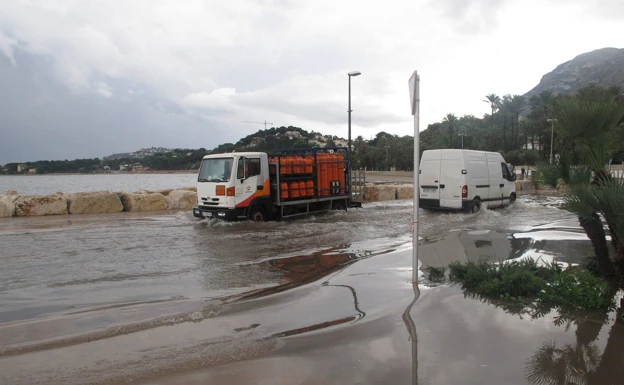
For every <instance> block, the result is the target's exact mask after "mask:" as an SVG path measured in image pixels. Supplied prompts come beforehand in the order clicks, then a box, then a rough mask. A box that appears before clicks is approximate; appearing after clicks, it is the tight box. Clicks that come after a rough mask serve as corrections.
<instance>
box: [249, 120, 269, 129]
mask: <svg viewBox="0 0 624 385" xmlns="http://www.w3.org/2000/svg"><path fill="white" fill-rule="evenodd" d="M243 123H254V124H264V129H265V130H266V129H267V124H270V125H273V123H270V122H267V121H266V120H265V121H264V122H251V121H249V120H243Z"/></svg>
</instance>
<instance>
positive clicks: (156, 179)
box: [0, 173, 197, 195]
mask: <svg viewBox="0 0 624 385" xmlns="http://www.w3.org/2000/svg"><path fill="white" fill-rule="evenodd" d="M196 181H197V175H196V174H193V173H186V174H183V173H180V174H84V175H82V174H73V175H3V176H0V194H2V193H4V191H6V190H16V191H17V192H18V193H19V194H21V195H47V194H54V193H57V192H64V193H75V192H86V191H124V192H135V191H140V190H150V191H154V190H161V189H171V188H182V187H195V184H196Z"/></svg>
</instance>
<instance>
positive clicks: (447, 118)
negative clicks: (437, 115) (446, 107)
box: [443, 114, 457, 148]
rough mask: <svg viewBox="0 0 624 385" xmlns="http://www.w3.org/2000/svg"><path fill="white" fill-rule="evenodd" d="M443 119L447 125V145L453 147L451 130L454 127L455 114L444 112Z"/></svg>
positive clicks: (455, 122)
mask: <svg viewBox="0 0 624 385" xmlns="http://www.w3.org/2000/svg"><path fill="white" fill-rule="evenodd" d="M443 120H444V121H445V122H446V123H447V127H448V132H449V147H450V148H455V146H453V130H454V129H455V125H456V124H457V116H455V114H446V116H445V117H444V119H443Z"/></svg>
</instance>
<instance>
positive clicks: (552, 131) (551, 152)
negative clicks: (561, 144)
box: [546, 119, 557, 164]
mask: <svg viewBox="0 0 624 385" xmlns="http://www.w3.org/2000/svg"><path fill="white" fill-rule="evenodd" d="M546 121H547V122H551V123H552V126H551V127H552V128H551V130H550V164H552V161H553V139H554V137H555V122H556V121H557V119H546Z"/></svg>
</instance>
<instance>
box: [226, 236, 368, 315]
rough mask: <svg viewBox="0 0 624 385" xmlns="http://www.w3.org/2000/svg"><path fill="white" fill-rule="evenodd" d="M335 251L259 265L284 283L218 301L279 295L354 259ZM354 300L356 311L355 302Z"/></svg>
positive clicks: (280, 259)
mask: <svg viewBox="0 0 624 385" xmlns="http://www.w3.org/2000/svg"><path fill="white" fill-rule="evenodd" d="M339 250H340V249H337V248H328V249H324V250H320V251H316V252H313V253H310V254H305V255H296V256H292V257H286V258H275V259H270V260H268V261H265V262H262V263H263V264H265V265H266V266H268V267H270V268H272V269H275V270H277V271H279V272H280V273H281V275H282V277H283V279H284V280H286V282H285V283H282V284H279V285H276V286H271V287H268V288H262V289H257V290H250V291H246V292H244V293H240V294H236V295H231V296H227V297H223V298H222V299H221V301H222V302H231V301H242V300H248V299H253V298H260V297H264V296H267V295H271V294H276V293H281V292H283V291H286V290H290V289H294V288H296V287H299V286H302V285H305V284H308V283H311V282H314V281H316V280H319V279H321V278H322V277H325V276H327V275H329V274H332V273H334V272H337V271H339V270H342V269H344V268H346V267H347V266H348V265H349V264H351V263H353V262H355V261H356V260H357V259H358V258H357V256H356V255H355V254H353V253H348V252H340V251H339ZM353 294H354V298H356V297H355V292H354V293H353ZM355 301H356V308H357V299H356V300H355ZM360 313H361V311H360Z"/></svg>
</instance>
